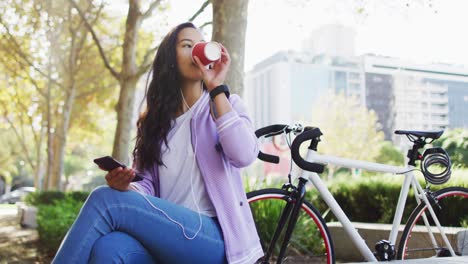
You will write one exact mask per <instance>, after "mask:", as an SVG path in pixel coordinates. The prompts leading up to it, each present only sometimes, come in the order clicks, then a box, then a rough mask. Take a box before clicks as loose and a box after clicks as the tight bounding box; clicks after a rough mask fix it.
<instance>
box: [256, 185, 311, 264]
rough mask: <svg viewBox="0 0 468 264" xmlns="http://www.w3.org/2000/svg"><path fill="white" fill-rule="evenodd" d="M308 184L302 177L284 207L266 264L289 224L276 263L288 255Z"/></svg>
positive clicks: (266, 255)
mask: <svg viewBox="0 0 468 264" xmlns="http://www.w3.org/2000/svg"><path fill="white" fill-rule="evenodd" d="M306 183H307V180H306V179H304V178H302V177H300V178H299V184H298V186H297V188H295V189H293V190H292V192H291V194H290V195H289V196H288V197H287V201H286V206H285V207H284V209H283V212H282V213H281V217H280V220H279V221H278V226H277V227H276V230H275V233H274V235H273V239H272V240H271V242H270V245H269V246H268V251H267V252H266V254H265V258H264V263H269V259H270V257H271V254H272V252H273V250H274V248H275V245H276V242H277V240H278V238H279V236H280V235H281V233H282V232H283V229H284V226H285V224H286V223H287V224H288V226H287V228H286V233H285V234H284V237H283V242H282V243H281V248H280V253H279V255H278V259H277V261H276V263H281V262H282V261H283V258H284V254H285V253H286V248H287V247H288V244H289V240H290V239H291V235H292V232H293V230H294V227H295V226H296V223H297V219H298V218H299V212H300V210H301V206H302V203H303V202H304V198H305V192H306V190H305V185H306ZM289 187H290V186H288V187H287V188H289ZM288 218H289V221H288Z"/></svg>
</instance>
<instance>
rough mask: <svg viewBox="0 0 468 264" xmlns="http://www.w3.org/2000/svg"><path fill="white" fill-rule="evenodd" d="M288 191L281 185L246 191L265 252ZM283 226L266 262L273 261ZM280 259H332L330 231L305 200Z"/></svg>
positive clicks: (282, 235)
mask: <svg viewBox="0 0 468 264" xmlns="http://www.w3.org/2000/svg"><path fill="white" fill-rule="evenodd" d="M288 195H289V192H287V191H285V190H281V189H263V190H258V191H253V192H249V193H248V194H247V199H248V201H249V205H250V208H251V210H252V215H253V217H254V221H255V225H256V226H257V232H258V234H259V236H260V241H261V244H262V247H263V251H264V252H265V253H267V250H268V248H269V245H270V242H271V240H272V238H273V234H274V233H275V230H276V229H277V228H278V222H279V219H280V216H281V213H282V211H283V209H284V208H285V206H286V204H287V201H288ZM285 230H286V227H284V230H282V231H283V232H281V235H280V237H279V239H278V242H277V243H276V244H275V246H274V248H273V250H272V251H273V252H270V255H271V257H270V259H269V260H268V262H269V263H276V262H277V256H278V254H279V251H280V248H281V244H282V242H283V237H284V233H285ZM282 263H328V264H331V263H335V258H334V254H333V244H332V240H331V236H330V232H329V231H328V228H327V226H326V224H325V221H324V220H323V218H322V216H321V215H320V213H318V211H317V210H316V209H315V208H314V207H313V206H312V205H311V204H310V203H309V202H308V201H305V200H304V203H303V204H302V208H301V210H300V212H299V218H298V220H297V223H296V226H295V228H294V230H293V232H292V235H291V239H290V240H289V244H288V247H287V250H286V254H285V257H284V259H283V262H282Z"/></svg>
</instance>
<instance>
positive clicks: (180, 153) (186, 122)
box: [159, 92, 216, 217]
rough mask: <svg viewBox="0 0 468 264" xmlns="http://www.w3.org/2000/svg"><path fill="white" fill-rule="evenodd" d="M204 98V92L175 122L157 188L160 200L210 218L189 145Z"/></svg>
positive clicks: (211, 208)
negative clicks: (192, 120) (195, 114)
mask: <svg viewBox="0 0 468 264" xmlns="http://www.w3.org/2000/svg"><path fill="white" fill-rule="evenodd" d="M204 96H208V93H207V92H204V93H203V94H202V96H201V97H200V98H199V99H198V101H197V102H196V103H195V104H194V105H193V106H192V107H191V108H190V109H189V110H188V111H187V112H185V113H184V114H182V115H181V116H179V117H177V118H176V119H175V121H174V123H173V127H172V128H171V131H170V133H169V135H168V138H167V139H168V147H166V145H165V144H162V149H161V151H162V153H163V155H162V161H163V164H164V165H165V166H164V165H161V166H159V186H160V195H161V198H162V199H165V200H168V201H170V202H173V203H176V204H178V205H182V206H184V207H186V208H189V209H191V210H193V211H195V212H198V209H197V205H198V208H199V210H200V213H202V214H204V215H207V216H210V217H213V216H216V211H215V209H214V206H213V204H212V203H211V199H210V197H209V196H208V193H207V192H206V187H205V181H204V180H203V177H202V175H201V172H200V169H199V167H198V164H197V161H196V159H195V155H194V151H193V150H194V147H195V145H196V142H192V139H191V136H192V134H191V129H190V120H191V119H192V116H193V115H194V113H196V112H197V111H198V107H199V105H200V101H202V98H203V97H204ZM192 144H193V146H192ZM197 155H198V154H197Z"/></svg>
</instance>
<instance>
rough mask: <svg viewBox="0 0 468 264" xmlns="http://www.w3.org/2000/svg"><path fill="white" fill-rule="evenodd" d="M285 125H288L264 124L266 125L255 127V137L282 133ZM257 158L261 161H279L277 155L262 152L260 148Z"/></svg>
mask: <svg viewBox="0 0 468 264" xmlns="http://www.w3.org/2000/svg"><path fill="white" fill-rule="evenodd" d="M287 127H288V125H281V124H279V125H271V126H266V127H262V128H259V129H257V130H256V131H255V135H256V136H257V138H260V137H262V136H265V138H267V137H272V136H276V135H279V134H281V133H283V132H284V131H285V128H287ZM258 158H259V159H261V160H263V161H266V162H270V163H276V164H278V163H279V157H278V156H275V155H270V154H266V153H263V152H262V151H261V150H260V152H259V153H258Z"/></svg>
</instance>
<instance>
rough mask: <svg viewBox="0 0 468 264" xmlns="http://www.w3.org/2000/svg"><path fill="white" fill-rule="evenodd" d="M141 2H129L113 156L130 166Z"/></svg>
mask: <svg viewBox="0 0 468 264" xmlns="http://www.w3.org/2000/svg"><path fill="white" fill-rule="evenodd" d="M140 12H141V11H140V1H138V0H131V1H130V2H129V8H128V15H127V21H126V23H125V36H124V42H123V54H122V55H123V61H122V71H121V73H120V80H119V83H120V96H119V102H118V104H117V109H116V110H117V129H116V130H115V137H114V146H113V150H112V156H113V157H114V158H116V159H117V160H119V161H121V162H123V163H125V164H128V155H129V151H130V131H131V129H132V127H133V124H132V117H133V110H134V109H133V108H134V105H135V91H136V84H137V82H138V79H139V78H140V76H141V75H140V74H138V67H137V65H136V48H137V43H138V28H139V27H140V25H141V21H142V17H141V13H140Z"/></svg>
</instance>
